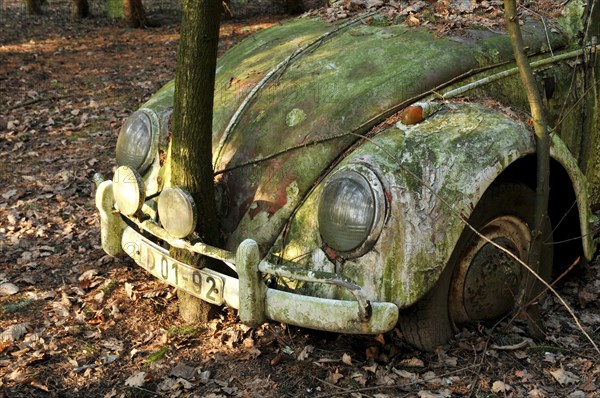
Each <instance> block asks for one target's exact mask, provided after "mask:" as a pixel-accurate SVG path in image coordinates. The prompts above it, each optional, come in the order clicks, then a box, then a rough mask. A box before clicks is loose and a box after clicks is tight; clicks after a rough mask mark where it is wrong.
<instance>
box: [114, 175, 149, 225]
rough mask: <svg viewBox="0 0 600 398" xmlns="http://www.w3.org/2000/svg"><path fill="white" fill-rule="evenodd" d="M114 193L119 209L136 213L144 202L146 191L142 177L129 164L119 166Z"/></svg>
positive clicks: (123, 211)
mask: <svg viewBox="0 0 600 398" xmlns="http://www.w3.org/2000/svg"><path fill="white" fill-rule="evenodd" d="M113 194H114V195H115V202H116V204H117V207H118V208H119V211H120V212H121V213H123V214H125V215H126V216H132V215H134V214H135V213H136V212H137V211H138V210H139V209H141V208H142V204H144V198H145V196H146V195H145V191H144V183H143V182H142V177H140V175H139V174H138V172H137V171H135V170H134V169H132V168H131V167H129V166H119V168H118V169H117V171H116V172H115V175H114V177H113Z"/></svg>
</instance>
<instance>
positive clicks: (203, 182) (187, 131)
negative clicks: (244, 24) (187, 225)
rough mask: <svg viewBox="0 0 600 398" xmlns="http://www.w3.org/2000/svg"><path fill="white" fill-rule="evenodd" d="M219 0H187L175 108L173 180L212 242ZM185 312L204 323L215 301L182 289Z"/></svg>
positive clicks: (199, 261) (215, 239) (215, 233)
mask: <svg viewBox="0 0 600 398" xmlns="http://www.w3.org/2000/svg"><path fill="white" fill-rule="evenodd" d="M220 15H221V1H220V0H184V2H183V19H182V23H181V33H180V42H179V51H178V57H177V73H176V76H175V103H174V108H173V136H172V139H171V158H170V161H171V184H172V185H178V186H182V187H185V188H186V189H187V190H188V192H190V193H191V194H192V196H193V197H194V200H195V201H196V205H197V206H196V207H197V209H198V220H199V225H198V227H197V232H198V233H199V234H200V237H201V239H202V240H203V241H204V242H205V243H208V244H211V245H218V244H219V229H218V219H217V215H216V214H217V211H216V209H217V206H216V203H215V196H214V185H213V184H214V176H213V169H212V115H213V96H214V94H213V93H214V86H215V68H216V63H217V45H218V42H219V24H220V21H219V18H220ZM173 255H175V256H176V257H177V258H179V259H182V260H184V261H187V262H188V263H190V260H192V261H193V263H195V265H197V266H199V267H203V266H206V263H207V259H206V258H197V257H198V256H195V257H196V258H192V256H191V255H190V254H189V253H187V252H186V253H182V252H181V251H173ZM178 297H179V310H180V315H181V316H182V318H184V319H185V320H186V321H188V322H204V321H207V320H208V317H209V316H210V311H209V309H210V305H209V304H206V303H205V302H203V301H201V300H199V299H197V298H195V297H193V296H191V295H189V294H187V293H185V292H181V291H180V292H179V293H178Z"/></svg>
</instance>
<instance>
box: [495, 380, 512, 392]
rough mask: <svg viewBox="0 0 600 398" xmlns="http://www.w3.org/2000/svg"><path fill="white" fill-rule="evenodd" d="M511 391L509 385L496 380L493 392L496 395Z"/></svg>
mask: <svg viewBox="0 0 600 398" xmlns="http://www.w3.org/2000/svg"><path fill="white" fill-rule="evenodd" d="M510 390H511V386H509V385H508V384H506V383H504V382H502V381H500V380H496V381H495V382H494V383H493V384H492V392H493V393H494V394H498V393H505V392H508V391H510Z"/></svg>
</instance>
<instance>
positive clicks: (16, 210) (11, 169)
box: [0, 3, 600, 398]
mask: <svg viewBox="0 0 600 398" xmlns="http://www.w3.org/2000/svg"><path fill="white" fill-rule="evenodd" d="M0 7H4V8H3V9H2V10H1V11H0V12H1V13H2V14H1V15H0V333H1V335H0V397H46V396H51V397H106V398H111V397H154V396H165V397H230V396H231V397H238V396H239V397H285V396H289V397H337V396H340V397H342V396H351V397H376V398H384V397H426V398H427V397H450V396H474V397H491V396H500V397H526V396H529V397H557V396H561V397H573V398H575V397H597V396H600V394H599V393H598V392H596V389H597V386H598V385H599V384H600V361H599V357H598V355H597V353H596V352H595V351H594V349H593V348H592V346H591V344H590V343H589V342H588V341H587V340H586V339H585V337H584V336H583V335H582V333H581V332H580V331H579V329H578V327H577V326H576V324H575V322H574V321H573V319H572V318H571V316H570V315H569V314H568V313H567V311H566V310H565V309H564V308H563V307H562V306H561V305H560V304H559V303H558V301H557V300H556V299H555V298H553V297H550V296H548V297H546V298H545V299H544V302H543V305H542V311H543V314H544V318H545V319H546V326H547V336H546V339H545V340H544V341H533V340H531V339H529V338H528V337H527V334H526V333H525V332H524V331H523V329H524V325H523V323H522V322H521V321H520V320H512V321H510V322H509V321H505V322H503V323H500V324H498V325H495V326H493V325H482V326H480V327H477V328H473V329H469V330H463V331H461V333H459V334H458V335H457V336H456V339H455V340H454V341H453V342H452V343H451V344H449V345H447V346H445V347H440V348H439V349H438V350H437V351H436V352H434V353H422V352H418V351H415V350H414V349H412V348H411V347H410V346H408V345H407V344H406V342H405V341H404V339H403V337H402V334H401V332H400V331H399V330H394V331H393V332H392V333H388V334H385V335H379V336H345V335H338V334H327V333H320V332H315V331H309V330H305V329H301V328H297V327H290V326H287V325H282V324H277V323H268V324H265V325H263V326H261V327H260V328H258V329H250V328H248V327H246V326H244V325H242V324H241V323H239V321H238V320H237V315H236V313H235V311H232V310H228V309H223V311H222V312H220V313H219V315H218V317H217V319H215V320H214V321H212V322H210V323H208V324H199V325H186V324H184V323H183V322H182V321H181V320H180V319H179V318H178V315H177V300H176V295H175V292H174V290H173V289H172V288H170V287H168V286H166V285H164V284H162V283H160V282H158V281H157V280H155V279H153V278H152V277H150V276H148V274H147V273H145V272H144V271H142V270H141V269H139V268H138V267H137V266H136V265H134V263H133V262H132V261H129V260H126V259H114V258H110V257H108V256H106V255H105V254H104V252H103V251H102V249H101V248H100V242H99V221H98V216H97V214H96V211H95V205H94V189H95V187H94V183H93V182H92V177H93V175H94V173H96V172H100V173H103V174H104V175H105V176H109V175H110V174H111V169H112V167H113V166H114V150H115V144H116V139H117V134H118V128H119V126H120V124H121V123H122V121H123V119H124V118H125V117H127V116H128V115H129V114H130V113H131V112H133V111H134V110H135V109H136V108H137V107H138V106H139V105H140V104H141V103H142V102H143V101H144V100H145V99H147V98H148V97H149V96H150V95H151V94H152V93H153V92H155V91H156V90H157V89H158V88H160V87H161V86H162V85H163V84H165V83H166V82H167V81H169V80H170V79H171V78H172V77H173V76H174V70H175V55H176V50H177V43H178V34H177V23H178V20H177V18H173V17H171V18H163V19H162V22H163V25H162V26H161V27H158V28H152V29H147V30H131V29H129V28H127V27H125V26H124V25H122V24H120V23H117V22H115V21H111V20H108V19H104V18H92V19H88V20H85V21H82V22H72V21H71V20H70V19H69V18H67V17H65V16H63V14H65V13H66V12H65V11H63V10H61V9H59V7H58V6H54V7H49V8H48V9H47V12H46V14H45V15H43V16H40V17H27V16H24V15H22V12H21V11H22V10H21V9H20V8H18V7H17V8H15V7H13V8H11V7H7V6H6V4H4V5H3V3H0ZM281 19H282V17H276V18H275V17H264V18H258V19H256V18H255V19H252V20H246V21H225V22H224V23H223V25H222V29H221V37H222V40H221V51H224V50H225V49H226V48H228V47H229V46H230V45H232V44H233V43H235V42H236V41H238V40H240V39H241V38H243V37H245V36H247V35H249V34H250V33H252V32H254V31H257V30H259V29H263V28H266V27H268V26H270V25H272V24H275V23H278V22H279V21H280V20H281ZM557 287H558V290H559V292H560V294H561V295H562V297H563V298H564V299H565V300H566V301H567V302H568V303H569V305H570V306H571V308H573V310H574V311H575V313H576V315H577V316H578V318H579V319H580V321H581V324H582V326H583V327H584V328H585V330H586V331H587V332H588V333H589V334H590V335H591V336H592V338H593V339H594V340H595V341H596V342H597V343H600V337H599V336H600V304H599V303H600V302H599V301H598V295H599V293H600V262H599V261H598V260H595V261H593V262H592V263H591V264H589V265H582V264H579V265H577V266H575V270H574V271H573V272H572V273H571V274H569V275H568V276H566V277H565V278H563V280H561V281H560V282H559V284H558V285H557Z"/></svg>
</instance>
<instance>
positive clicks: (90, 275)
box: [78, 269, 98, 281]
mask: <svg viewBox="0 0 600 398" xmlns="http://www.w3.org/2000/svg"><path fill="white" fill-rule="evenodd" d="M96 275H98V270H97V269H88V270H87V271H85V272H84V273H83V274H81V275H79V278H78V279H79V280H80V281H83V280H85V279H90V280H91V279H92V278H93V277H94V276H96Z"/></svg>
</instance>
